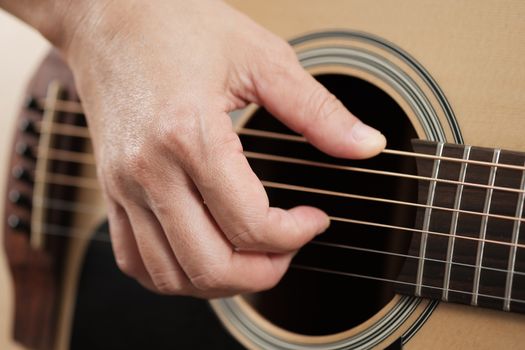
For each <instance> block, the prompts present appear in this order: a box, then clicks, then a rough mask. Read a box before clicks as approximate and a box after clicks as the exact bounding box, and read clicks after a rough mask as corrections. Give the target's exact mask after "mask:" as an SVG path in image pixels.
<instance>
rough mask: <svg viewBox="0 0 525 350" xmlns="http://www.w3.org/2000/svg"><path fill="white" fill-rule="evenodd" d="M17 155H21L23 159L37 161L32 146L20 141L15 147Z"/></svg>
mask: <svg viewBox="0 0 525 350" xmlns="http://www.w3.org/2000/svg"><path fill="white" fill-rule="evenodd" d="M15 150H16V153H18V154H19V155H21V156H22V157H25V158H28V159H35V154H34V152H33V149H32V148H31V146H29V145H28V144H27V143H25V142H23V141H20V142H18V143H17V144H16V146H15Z"/></svg>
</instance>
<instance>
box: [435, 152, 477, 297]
mask: <svg viewBox="0 0 525 350" xmlns="http://www.w3.org/2000/svg"><path fill="white" fill-rule="evenodd" d="M470 150H471V147H470V146H466V147H465V149H464V150H463V159H465V160H468V158H469V157H470ZM467 166H468V163H461V168H460V170H459V182H460V183H463V182H465V177H466V174H467ZM462 195H463V185H462V184H459V185H458V187H457V189H456V196H455V199H454V209H455V210H456V211H454V212H453V213H452V219H451V223H450V237H449V239H448V246H447V258H446V265H445V276H444V278H443V295H442V299H443V300H444V301H448V294H449V288H450V274H451V270H452V259H453V258H454V243H455V236H456V231H457V226H458V220H459V209H460V207H461V198H462Z"/></svg>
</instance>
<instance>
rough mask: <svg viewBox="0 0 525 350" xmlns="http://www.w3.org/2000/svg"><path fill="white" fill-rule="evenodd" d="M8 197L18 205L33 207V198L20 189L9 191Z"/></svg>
mask: <svg viewBox="0 0 525 350" xmlns="http://www.w3.org/2000/svg"><path fill="white" fill-rule="evenodd" d="M8 197H9V201H10V202H11V203H13V204H16V205H18V206H21V207H25V208H28V209H31V207H32V202H31V198H29V197H28V196H26V195H24V194H22V193H20V191H18V190H11V191H9V194H8Z"/></svg>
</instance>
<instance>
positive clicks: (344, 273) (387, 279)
mask: <svg viewBox="0 0 525 350" xmlns="http://www.w3.org/2000/svg"><path fill="white" fill-rule="evenodd" d="M290 267H293V268H296V269H302V270H307V271H314V272H321V273H329V274H335V275H341V276H347V277H353V278H364V279H370V280H375V281H379V282H387V283H392V284H401V285H407V286H410V287H415V286H416V284H415V283H411V282H405V281H397V280H394V279H390V278H383V277H376V276H369V275H362V274H357V273H351V272H345V271H337V270H331V269H325V268H322V267H313V266H307V265H301V264H290ZM419 286H421V287H423V288H429V289H434V290H438V291H443V288H442V287H436V286H431V285H426V284H419ZM449 292H453V293H458V294H466V295H469V296H471V295H472V292H468V291H463V290H458V289H449ZM478 296H480V297H484V298H487V299H497V300H502V301H505V297H500V296H497V295H490V294H483V293H478ZM511 302H515V303H520V304H523V303H525V299H515V298H512V299H511Z"/></svg>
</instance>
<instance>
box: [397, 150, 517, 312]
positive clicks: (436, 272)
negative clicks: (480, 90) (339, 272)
mask: <svg viewBox="0 0 525 350" xmlns="http://www.w3.org/2000/svg"><path fill="white" fill-rule="evenodd" d="M413 147H414V150H415V152H416V153H418V154H422V155H428V156H421V157H417V169H418V176H420V178H421V180H420V181H419V195H418V205H419V208H418V213H417V218H416V223H415V229H416V230H415V231H416V232H415V233H414V234H413V239H412V242H411V247H410V252H409V255H410V256H412V257H414V258H408V259H407V260H406V262H405V265H404V267H403V270H402V272H401V274H400V276H399V281H400V285H399V288H398V292H400V293H403V294H409V295H416V296H421V297H428V298H433V299H441V300H444V301H450V302H457V303H463V304H469V305H472V306H481V307H489V308H495V309H499V310H506V311H514V312H521V313H523V312H525V303H524V302H523V300H525V234H524V233H523V231H524V230H525V228H524V227H525V223H524V222H523V221H524V219H523V216H524V215H523V209H524V198H525V191H524V187H525V172H524V164H525V154H524V153H519V152H510V151H504V150H500V149H489V148H479V147H470V146H464V145H455V144H454V145H453V144H442V143H435V142H426V141H421V140H416V141H413Z"/></svg>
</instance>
